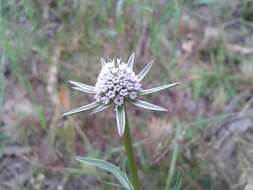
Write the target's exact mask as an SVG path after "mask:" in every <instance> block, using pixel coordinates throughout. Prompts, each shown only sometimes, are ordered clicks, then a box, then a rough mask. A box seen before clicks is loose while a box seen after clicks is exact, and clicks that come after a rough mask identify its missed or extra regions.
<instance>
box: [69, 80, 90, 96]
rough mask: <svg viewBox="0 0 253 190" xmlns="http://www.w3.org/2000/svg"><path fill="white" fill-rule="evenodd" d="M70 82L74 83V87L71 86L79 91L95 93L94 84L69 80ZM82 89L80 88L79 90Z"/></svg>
mask: <svg viewBox="0 0 253 190" xmlns="http://www.w3.org/2000/svg"><path fill="white" fill-rule="evenodd" d="M69 83H70V84H73V85H75V86H76V87H77V88H76V87H73V88H74V89H75V90H79V91H82V92H87V93H91V94H94V93H95V87H94V86H89V85H87V84H83V83H80V82H75V81H71V80H70V81H69ZM80 89H82V90H80Z"/></svg>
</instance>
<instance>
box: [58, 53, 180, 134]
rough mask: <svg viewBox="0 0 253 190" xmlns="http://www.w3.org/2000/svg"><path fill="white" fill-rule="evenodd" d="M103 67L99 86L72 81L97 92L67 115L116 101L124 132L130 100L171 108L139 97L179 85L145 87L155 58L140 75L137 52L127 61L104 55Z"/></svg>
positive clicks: (147, 106)
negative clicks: (145, 81) (145, 78)
mask: <svg viewBox="0 0 253 190" xmlns="http://www.w3.org/2000/svg"><path fill="white" fill-rule="evenodd" d="M101 64H102V69H101V72H100V74H99V75H98V78H97V82H96V84H95V86H90V85H87V84H83V83H79V82H75V81H69V82H70V83H71V84H72V85H74V86H73V87H72V88H73V89H75V90H79V91H81V92H86V93H91V94H94V99H95V101H94V102H92V103H90V104H88V105H84V106H81V107H79V108H76V109H74V110H71V111H69V112H67V113H65V114H64V115H63V116H67V115H71V114H74V113H79V112H83V111H87V110H90V109H93V111H92V112H91V113H92V114H94V113H97V112H100V111H103V110H105V109H107V108H108V107H109V106H110V105H111V104H114V105H115V110H116V120H117V128H118V133H119V135H120V136H122V135H123V133H124V130H125V120H126V118H125V117H126V114H125V106H124V104H125V103H126V102H129V103H131V104H133V105H135V106H138V107H141V108H145V109H150V110H156V111H167V110H166V109H165V108H163V107H160V106H157V105H154V104H151V103H148V102H146V101H143V100H140V99H139V97H140V96H143V95H147V94H152V93H155V92H158V91H161V90H165V89H168V88H171V87H173V86H176V85H178V84H179V83H180V82H176V83H172V84H168V85H163V86H159V87H155V88H151V89H143V88H142V85H141V81H142V79H143V78H144V77H145V76H146V75H147V73H148V72H149V70H150V69H151V67H152V61H151V62H150V63H148V64H147V65H146V66H145V67H144V68H143V70H142V71H141V72H140V73H139V74H138V75H136V74H135V72H134V71H133V65H134V53H133V54H132V55H131V56H130V57H129V59H128V61H127V63H124V62H123V61H121V59H117V60H116V61H115V60H112V61H108V62H106V61H105V60H104V59H103V58H101Z"/></svg>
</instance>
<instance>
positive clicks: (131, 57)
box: [127, 53, 134, 69]
mask: <svg viewBox="0 0 253 190" xmlns="http://www.w3.org/2000/svg"><path fill="white" fill-rule="evenodd" d="M127 66H128V67H129V68H131V69H132V68H133V66H134V53H132V55H131V56H130V57H129V59H128V61H127Z"/></svg>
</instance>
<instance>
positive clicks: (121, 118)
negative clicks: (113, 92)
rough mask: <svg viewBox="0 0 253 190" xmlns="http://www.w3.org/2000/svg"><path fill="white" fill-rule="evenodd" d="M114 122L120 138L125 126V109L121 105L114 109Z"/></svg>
mask: <svg viewBox="0 0 253 190" xmlns="http://www.w3.org/2000/svg"><path fill="white" fill-rule="evenodd" d="M116 120H117V128H118V133H119V136H122V135H123V134H124V130H125V125H126V114H125V107H124V106H123V105H121V106H117V107H116Z"/></svg>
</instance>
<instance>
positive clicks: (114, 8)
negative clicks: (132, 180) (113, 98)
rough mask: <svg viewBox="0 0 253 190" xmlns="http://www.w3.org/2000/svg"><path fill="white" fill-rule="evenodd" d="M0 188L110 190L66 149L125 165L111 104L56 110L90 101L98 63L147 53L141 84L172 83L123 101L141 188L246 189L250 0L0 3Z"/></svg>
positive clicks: (252, 128)
mask: <svg viewBox="0 0 253 190" xmlns="http://www.w3.org/2000/svg"><path fill="white" fill-rule="evenodd" d="M0 8H1V9H0V10H1V17H0V26H1V27H0V57H1V61H0V65H1V71H2V72H1V73H0V77H1V80H0V103H1V108H0V110H1V115H0V171H1V172H0V189H1V190H2V189H3V190H35V189H37V190H56V189H57V190H61V189H62V190H72V189H80V190H86V189H93V190H95V189H120V188H119V187H117V186H114V185H112V184H108V183H113V184H117V181H116V180H115V179H114V178H113V176H111V175H109V174H107V173H105V172H103V171H100V170H98V169H97V170H96V169H95V168H93V167H90V166H86V165H80V163H78V162H77V161H76V160H75V156H77V155H82V156H89V157H94V158H102V159H105V160H107V161H110V162H112V163H114V164H115V165H118V166H120V167H121V168H124V165H125V161H126V157H125V154H124V149H123V147H122V146H121V143H122V139H121V138H120V137H119V136H118V134H117V129H116V122H115V113H114V111H113V109H111V110H110V111H106V112H101V113H98V114H96V115H89V114H87V113H80V114H78V115H74V116H71V117H67V118H62V117H61V115H62V114H63V113H64V112H66V111H68V110H70V109H72V108H74V107H78V106H80V105H83V104H86V103H88V102H91V101H92V100H93V96H90V95H84V94H83V93H80V92H77V91H73V90H72V89H71V88H70V87H71V86H70V85H69V83H68V80H74V81H79V82H83V83H86V84H90V85H94V84H95V82H96V77H97V76H98V73H99V70H100V67H101V64H100V57H103V58H105V59H109V58H114V57H122V59H123V60H127V58H128V57H129V56H130V55H131V53H132V52H135V55H136V56H135V67H134V70H135V71H136V72H139V71H140V70H141V69H142V68H143V67H144V66H145V64H147V63H148V62H149V61H151V60H154V64H153V67H152V70H151V71H150V73H149V75H148V76H147V77H146V78H145V80H144V82H143V86H144V87H145V88H148V87H153V86H158V85H160V84H168V83H172V82H176V81H181V85H179V86H177V87H175V88H171V89H169V90H167V91H164V92H162V93H159V94H153V95H150V96H148V97H147V99H146V100H148V101H149V102H153V103H155V104H157V105H161V106H163V107H165V108H167V109H168V112H167V113H157V112H152V111H146V110H141V109H136V108H135V107H133V106H131V105H127V110H128V117H129V120H130V126H131V132H132V134H133V139H134V147H135V152H136V159H137V161H138V167H139V175H140V177H141V181H142V183H143V186H144V187H145V190H146V189H150V190H154V189H165V184H166V181H170V184H169V185H170V188H171V189H184V190H188V189H189V190H196V189H197V190H206V189H208V190H216V189H221V190H223V189H224V190H227V189H235V190H237V189H244V190H251V189H253V184H252V178H253V159H252V158H253V155H252V154H253V153H252V148H253V140H252V139H253V138H252V137H253V111H252V110H253V97H252V92H253V74H252V73H253V35H252V33H253V19H252V18H253V2H252V1H251V0H241V1H240V0H220V1H219V0H192V1H189V0H172V1H166V0H161V1H152V0H145V1H137V0H125V1H124V0H118V1H116V0H109V1H102V0H94V1H80V0H46V1H45V0H9V1H0Z"/></svg>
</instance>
